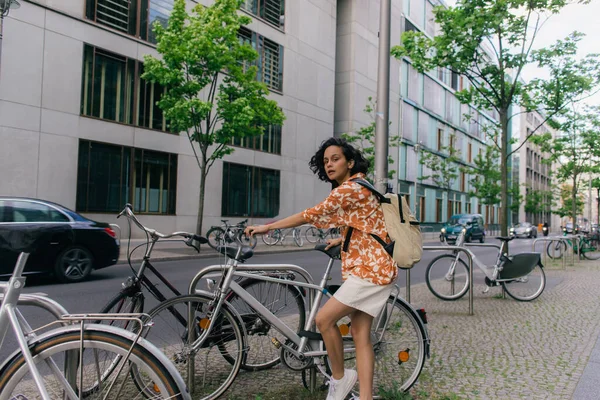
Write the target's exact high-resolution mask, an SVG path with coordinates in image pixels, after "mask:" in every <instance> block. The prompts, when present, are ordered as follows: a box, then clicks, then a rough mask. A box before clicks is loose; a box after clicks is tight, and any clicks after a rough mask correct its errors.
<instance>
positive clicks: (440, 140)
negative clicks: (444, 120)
mask: <svg viewBox="0 0 600 400" xmlns="http://www.w3.org/2000/svg"><path fill="white" fill-rule="evenodd" d="M443 145H444V131H443V130H442V129H439V128H438V130H437V149H438V151H441V150H442V146H443Z"/></svg>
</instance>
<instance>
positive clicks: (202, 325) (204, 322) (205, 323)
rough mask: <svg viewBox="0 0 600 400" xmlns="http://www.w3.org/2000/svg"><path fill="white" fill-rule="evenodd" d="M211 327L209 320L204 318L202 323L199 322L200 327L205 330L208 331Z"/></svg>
mask: <svg viewBox="0 0 600 400" xmlns="http://www.w3.org/2000/svg"><path fill="white" fill-rule="evenodd" d="M209 325H210V319H208V318H202V319H201V320H200V322H198V326H199V327H200V328H202V329H204V330H206V329H208V326H209Z"/></svg>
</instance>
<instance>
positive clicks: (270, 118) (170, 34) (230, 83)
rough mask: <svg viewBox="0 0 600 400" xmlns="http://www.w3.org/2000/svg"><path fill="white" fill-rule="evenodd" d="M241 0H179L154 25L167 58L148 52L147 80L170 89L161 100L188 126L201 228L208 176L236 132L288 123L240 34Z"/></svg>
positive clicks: (177, 122)
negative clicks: (197, 0)
mask: <svg viewBox="0 0 600 400" xmlns="http://www.w3.org/2000/svg"><path fill="white" fill-rule="evenodd" d="M241 2H242V1H241V0H215V2H214V4H213V5H211V6H210V7H204V6H202V5H201V4H198V5H196V6H195V7H194V9H193V11H192V13H191V14H188V13H187V11H186V9H185V7H186V1H185V0H175V3H174V5H173V11H172V12H171V16H170V18H169V22H168V25H167V27H166V28H163V27H162V26H161V25H160V24H155V25H154V31H155V33H156V37H157V40H158V44H157V47H156V49H157V50H158V52H159V53H160V55H161V56H162V58H155V57H152V56H149V55H147V56H145V57H144V74H143V75H142V78H144V79H146V80H148V81H151V82H158V83H159V84H160V85H162V86H163V87H165V93H164V94H163V95H162V97H161V99H160V101H159V102H158V106H159V107H160V109H161V110H163V112H164V114H165V117H166V119H167V120H168V121H169V126H170V129H171V131H173V132H186V134H187V136H188V139H189V141H190V144H191V146H192V149H193V151H194V155H195V157H196V161H197V163H198V167H199V169H200V182H199V183H200V200H199V204H198V220H197V226H196V231H197V233H199V234H200V233H201V232H202V217H203V214H204V193H205V185H206V177H207V176H208V173H209V171H210V169H211V167H212V166H213V164H214V163H215V161H216V160H218V159H221V158H223V157H224V156H225V155H227V154H231V153H232V152H233V148H232V147H230V146H229V144H230V143H231V142H232V139H233V138H240V137H246V136H259V135H262V134H263V133H264V129H265V127H267V126H268V125H271V124H275V125H280V124H282V123H283V120H284V115H283V113H282V111H281V110H280V109H279V107H278V105H277V103H276V102H275V101H273V100H269V99H267V95H268V94H269V91H268V89H267V87H266V85H265V84H264V83H262V82H258V81H257V80H256V76H257V66H256V60H257V59H258V53H257V52H256V51H255V50H254V49H253V48H252V47H251V46H250V45H249V44H247V43H244V42H243V41H242V40H241V39H240V38H238V32H239V30H240V27H241V26H242V25H247V24H249V23H250V22H251V19H250V18H249V17H246V16H244V15H241V14H239V13H238V9H239V7H240V4H241Z"/></svg>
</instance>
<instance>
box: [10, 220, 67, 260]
mask: <svg viewBox="0 0 600 400" xmlns="http://www.w3.org/2000/svg"><path fill="white" fill-rule="evenodd" d="M57 235H60V236H61V237H62V238H65V237H66V238H67V239H68V240H70V241H71V240H73V229H72V228H71V225H68V224H27V225H17V224H7V225H3V224H0V250H8V251H14V252H16V253H33V252H35V250H36V249H37V248H38V247H39V246H40V245H43V244H45V243H47V242H49V241H50V240H51V239H53V238H54V237H56V236H57Z"/></svg>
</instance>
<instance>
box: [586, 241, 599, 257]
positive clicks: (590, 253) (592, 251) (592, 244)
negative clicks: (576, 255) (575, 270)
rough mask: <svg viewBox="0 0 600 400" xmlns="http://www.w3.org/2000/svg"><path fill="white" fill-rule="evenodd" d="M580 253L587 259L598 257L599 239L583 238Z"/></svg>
mask: <svg viewBox="0 0 600 400" xmlns="http://www.w3.org/2000/svg"><path fill="white" fill-rule="evenodd" d="M581 254H582V255H583V256H584V257H585V258H587V259H588V260H597V259H599V258H600V241H599V240H598V239H584V241H583V242H582V246H581Z"/></svg>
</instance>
